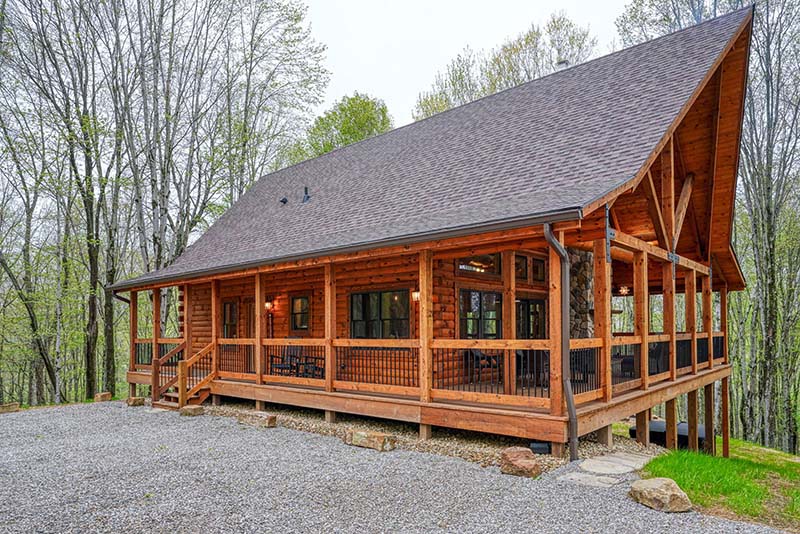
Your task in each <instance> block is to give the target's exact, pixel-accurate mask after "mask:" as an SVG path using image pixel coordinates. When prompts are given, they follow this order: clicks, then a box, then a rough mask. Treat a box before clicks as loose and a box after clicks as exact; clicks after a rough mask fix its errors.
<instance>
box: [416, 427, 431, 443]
mask: <svg viewBox="0 0 800 534" xmlns="http://www.w3.org/2000/svg"><path fill="white" fill-rule="evenodd" d="M432 436H433V427H432V426H431V425H423V424H421V423H420V425H419V439H421V440H423V441H424V440H428V439H431V437H432Z"/></svg>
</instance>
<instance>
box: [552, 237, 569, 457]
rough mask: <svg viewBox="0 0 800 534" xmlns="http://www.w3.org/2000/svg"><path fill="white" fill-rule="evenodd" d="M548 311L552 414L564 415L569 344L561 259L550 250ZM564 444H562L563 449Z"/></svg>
mask: <svg viewBox="0 0 800 534" xmlns="http://www.w3.org/2000/svg"><path fill="white" fill-rule="evenodd" d="M547 265H548V284H549V286H550V287H549V290H548V296H547V303H548V310H547V316H548V319H549V321H548V322H549V326H550V328H549V333H548V335H549V337H550V413H551V414H552V415H564V391H563V388H562V385H561V344H562V343H569V340H568V339H565V340H562V339H561V287H560V286H561V258H559V256H558V253H556V251H555V250H553V247H550V249H549V256H548V262H547ZM563 446H564V444H563V443H561V447H562V449H563Z"/></svg>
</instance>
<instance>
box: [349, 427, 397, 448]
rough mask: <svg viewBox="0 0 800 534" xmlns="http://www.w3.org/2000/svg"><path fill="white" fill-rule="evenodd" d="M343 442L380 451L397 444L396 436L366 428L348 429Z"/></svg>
mask: <svg viewBox="0 0 800 534" xmlns="http://www.w3.org/2000/svg"><path fill="white" fill-rule="evenodd" d="M344 442H345V443H347V444H348V445H354V446H356V447H365V448H367V449H375V450H376V451H380V452H385V451H391V450H393V449H394V448H395V446H397V438H395V437H394V436H391V435H389V434H383V433H381V432H370V431H368V430H348V431H347V433H346V434H345V436H344Z"/></svg>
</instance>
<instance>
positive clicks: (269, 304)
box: [264, 298, 273, 312]
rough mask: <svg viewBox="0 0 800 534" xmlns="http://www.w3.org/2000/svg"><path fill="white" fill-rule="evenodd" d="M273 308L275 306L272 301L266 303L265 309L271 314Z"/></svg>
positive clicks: (268, 300)
mask: <svg viewBox="0 0 800 534" xmlns="http://www.w3.org/2000/svg"><path fill="white" fill-rule="evenodd" d="M272 306H273V304H272V299H270V298H268V299H267V301H266V302H265V303H264V309H265V310H267V311H268V312H271V311H272Z"/></svg>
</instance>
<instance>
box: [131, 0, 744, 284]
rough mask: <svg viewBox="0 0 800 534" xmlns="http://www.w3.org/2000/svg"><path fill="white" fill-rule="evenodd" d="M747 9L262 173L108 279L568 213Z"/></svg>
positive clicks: (618, 178) (670, 107)
mask: <svg viewBox="0 0 800 534" xmlns="http://www.w3.org/2000/svg"><path fill="white" fill-rule="evenodd" d="M750 11H751V10H750V8H747V9H743V10H740V11H736V12H733V13H731V14H728V15H725V16H722V17H718V18H716V19H714V20H711V21H708V22H705V23H703V24H699V25H697V26H693V27H691V28H688V29H685V30H682V31H679V32H676V33H673V34H670V35H667V36H664V37H661V38H659V39H655V40H652V41H649V42H647V43H643V44H640V45H637V46H634V47H631V48H627V49H625V50H621V51H619V52H615V53H613V54H610V55H607V56H604V57H601V58H598V59H595V60H592V61H589V62H587V63H584V64H581V65H578V66H575V67H572V68H569V69H566V70H563V71H560V72H557V73H555V74H551V75H549V76H546V77H544V78H540V79H538V80H534V81H532V82H529V83H526V84H523V85H520V86H517V87H514V88H512V89H508V90H506V91H503V92H500V93H497V94H495V95H491V96H488V97H485V98H482V99H480V100H477V101H475V102H472V103H470V104H466V105H463V106H460V107H457V108H454V109H451V110H449V111H446V112H443V113H440V114H437V115H434V116H433V117H430V118H428V119H425V120H421V121H418V122H415V123H412V124H409V125H407V126H404V127H402V128H398V129H396V130H393V131H391V132H389V133H387V134H384V135H381V136H377V137H373V138H371V139H368V140H365V141H362V142H360V143H356V144H354V145H350V146H347V147H344V148H341V149H338V150H335V151H333V152H330V153H328V154H325V155H323V156H320V157H318V158H315V159H312V160H309V161H306V162H303V163H300V164H298V165H294V166H292V167H288V168H286V169H283V170H280V171H277V172H274V173H272V174H269V175H267V176H264V177H263V178H261V179H260V180H259V181H258V182H257V183H256V184H254V185H253V187H252V188H251V189H250V190H249V191H248V192H247V193H245V194H244V195H243V196H242V197H241V198H240V199H239V200H238V201H237V202H236V203H235V204H234V205H233V206H232V207H231V208H230V209H229V210H228V211H227V212H226V213H225V214H224V215H223V216H222V217H220V218H219V220H217V221H216V222H215V223H214V224H213V225H212V226H211V227H210V228H209V229H208V231H206V233H205V234H204V235H202V236H201V237H200V238H199V239H198V240H197V242H195V243H194V244H193V245H191V246H189V247H188V249H187V250H186V251H185V252H184V253H183V255H181V256H180V257H179V258H177V259H176V260H175V262H174V263H172V264H171V265H170V266H168V267H166V268H164V269H161V270H159V271H155V272H152V273H148V274H145V275H142V276H140V277H138V278H136V279H134V280H130V281H127V282H123V283H121V284H117V286H115V287H116V289H123V288H126V287H133V286H135V285H142V284H146V283H148V282H156V281H165V280H170V279H177V278H183V277H187V276H193V275H200V274H203V273H209V272H221V271H224V270H234V269H236V268H241V267H245V266H253V265H258V264H268V263H273V262H277V261H284V260H290V259H295V258H298V257H309V256H315V255H324V254H326V253H331V252H335V251H339V250H346V249H355V248H368V247H370V246H375V245H377V244H386V243H390V242H394V241H400V240H409V239H416V240H423V239H424V238H426V237H427V238H430V237H432V236H435V235H438V234H442V233H445V232H448V231H453V230H455V229H462V230H463V229H475V230H477V229H481V228H483V227H487V226H489V225H491V224H493V223H495V224H497V223H502V222H503V221H521V220H525V219H536V218H540V219H546V218H556V217H558V216H559V214H561V216H563V215H564V214H565V213H570V214H571V215H570V216H571V218H577V217H578V216H580V210H581V209H582V208H584V207H586V206H587V205H588V204H590V203H592V202H593V201H595V200H597V199H598V198H600V197H602V196H604V195H605V194H607V193H609V192H610V191H613V190H614V189H616V188H617V187H619V186H621V185H623V184H625V183H626V182H628V181H629V180H631V179H632V178H634V177H635V176H636V174H637V172H638V171H639V170H640V168H641V167H642V165H643V164H644V163H645V161H646V159H647V158H648V156H649V155H650V154H651V152H652V151H653V150H654V148H655V147H656V145H657V144H658V142H659V140H660V139H661V138H662V136H663V135H664V134H665V132H666V131H667V130H668V129H669V127H670V125H671V124H672V123H673V121H674V120H675V119H676V118H677V117H678V115H679V113H680V110H681V108H682V107H683V106H684V104H685V103H686V102H687V101H688V99H689V98H690V97H691V95H692V94H693V92H694V91H695V90H696V89H697V88H698V87H699V85H700V84H701V83H702V81H703V79H704V77H705V76H706V74H707V73H708V72H709V70H710V69H711V68H712V66H713V65H714V63H715V61H716V60H717V59H718V58H719V56H720V55H721V54H722V52H723V51H724V50H725V48H726V45H727V44H728V43H729V42H730V41H731V39H732V38H733V37H734V36H735V35H736V34H737V31H738V30H739V29H740V27H741V25H742V24H743V23H744V21H745V20H746V19H747V17H748V16H749V13H750ZM306 186H307V187H308V190H309V194H310V196H311V200H310V201H309V202H306V203H303V202H302V198H303V189H304V187H306ZM282 197H286V198H287V199H288V203H286V204H285V205H284V204H282V203H281V202H280V199H281V198H282Z"/></svg>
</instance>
